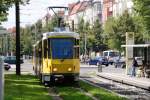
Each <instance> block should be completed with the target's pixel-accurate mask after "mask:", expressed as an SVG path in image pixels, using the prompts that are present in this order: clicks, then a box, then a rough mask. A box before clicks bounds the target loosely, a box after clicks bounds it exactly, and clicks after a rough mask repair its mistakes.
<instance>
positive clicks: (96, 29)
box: [92, 19, 104, 51]
mask: <svg viewBox="0 0 150 100" xmlns="http://www.w3.org/2000/svg"><path fill="white" fill-rule="evenodd" d="M92 30H93V31H92V32H93V35H94V37H95V41H94V45H93V48H94V47H97V48H94V49H95V51H99V50H103V45H104V43H103V36H102V35H103V29H102V25H101V23H100V21H99V20H98V19H97V20H96V21H95V22H94V26H93V29H92Z"/></svg>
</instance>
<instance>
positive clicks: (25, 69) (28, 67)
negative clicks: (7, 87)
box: [4, 60, 34, 74]
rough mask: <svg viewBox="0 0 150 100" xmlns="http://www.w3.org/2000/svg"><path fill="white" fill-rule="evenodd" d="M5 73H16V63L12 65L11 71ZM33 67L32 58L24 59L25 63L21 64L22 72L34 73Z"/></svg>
mask: <svg viewBox="0 0 150 100" xmlns="http://www.w3.org/2000/svg"><path fill="white" fill-rule="evenodd" d="M4 73H5V74H14V73H16V65H11V68H10V70H9V71H5V72H4ZM33 73H34V72H33V67H32V62H31V60H24V63H23V64H21V74H33Z"/></svg>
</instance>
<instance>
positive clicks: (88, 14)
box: [68, 0, 102, 28]
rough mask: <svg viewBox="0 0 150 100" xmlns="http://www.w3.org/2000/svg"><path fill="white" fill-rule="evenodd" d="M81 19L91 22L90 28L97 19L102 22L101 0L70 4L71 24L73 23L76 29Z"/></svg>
mask: <svg viewBox="0 0 150 100" xmlns="http://www.w3.org/2000/svg"><path fill="white" fill-rule="evenodd" d="M81 19H84V21H85V22H89V24H90V26H92V25H93V24H94V22H95V21H96V20H97V19H99V20H100V21H102V3H101V0H90V1H82V2H80V1H78V2H76V3H72V4H69V16H68V20H69V22H72V21H73V23H74V27H75V28H77V26H78V24H79V22H80V20H81Z"/></svg>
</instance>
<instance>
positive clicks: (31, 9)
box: [2, 0, 78, 28]
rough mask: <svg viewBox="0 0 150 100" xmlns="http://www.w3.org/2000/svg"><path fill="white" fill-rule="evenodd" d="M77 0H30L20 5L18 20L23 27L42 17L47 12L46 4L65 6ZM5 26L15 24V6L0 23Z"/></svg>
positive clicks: (9, 26)
mask: <svg viewBox="0 0 150 100" xmlns="http://www.w3.org/2000/svg"><path fill="white" fill-rule="evenodd" d="M76 1H78V0H30V4H29V5H25V6H23V5H21V6H20V22H21V26H22V27H24V26H26V25H29V24H33V23H35V22H36V21H37V20H38V19H41V18H42V17H44V15H45V14H46V13H47V7H48V6H67V5H68V3H71V2H76ZM2 26H3V27H5V28H11V27H14V26H15V7H14V6H13V7H12V8H10V10H9V16H8V20H7V21H6V22H3V23H2Z"/></svg>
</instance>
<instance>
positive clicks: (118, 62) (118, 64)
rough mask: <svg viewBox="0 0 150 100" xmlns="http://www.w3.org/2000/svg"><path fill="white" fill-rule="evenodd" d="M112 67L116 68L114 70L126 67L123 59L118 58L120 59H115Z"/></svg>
mask: <svg viewBox="0 0 150 100" xmlns="http://www.w3.org/2000/svg"><path fill="white" fill-rule="evenodd" d="M114 66H115V67H116V68H118V67H119V68H125V67H126V61H125V57H120V58H118V59H116V60H115V61H114Z"/></svg>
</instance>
